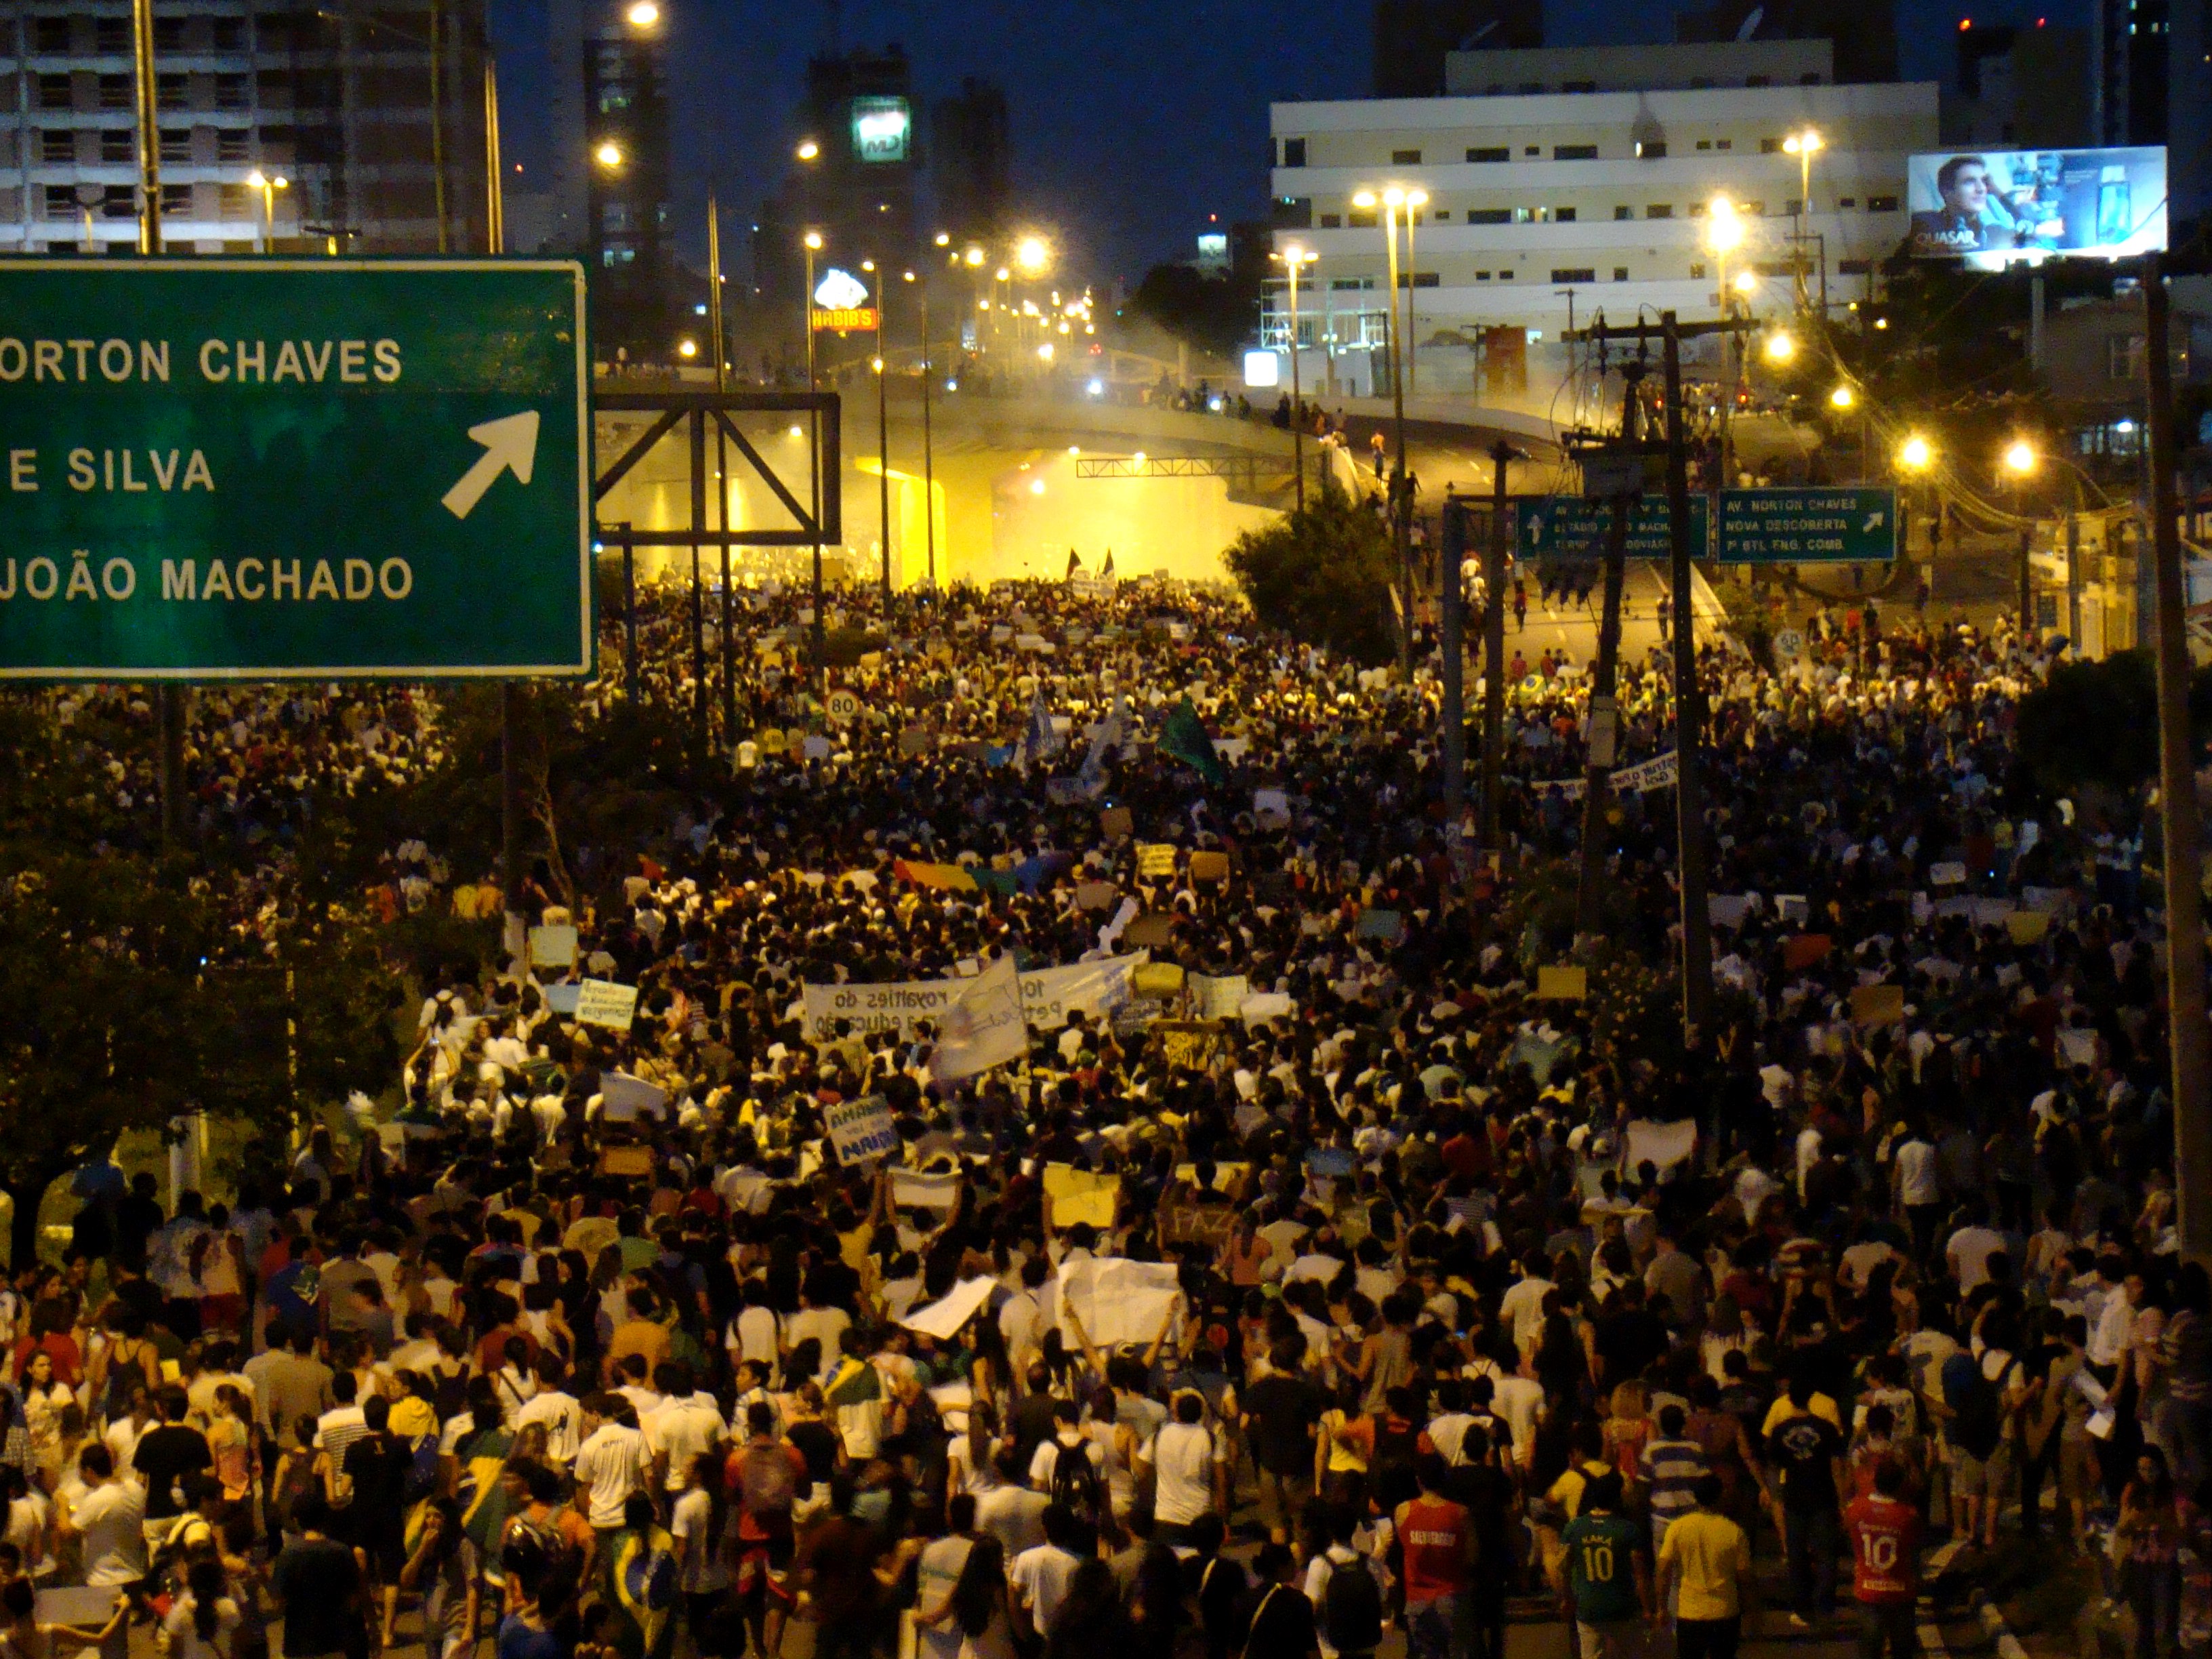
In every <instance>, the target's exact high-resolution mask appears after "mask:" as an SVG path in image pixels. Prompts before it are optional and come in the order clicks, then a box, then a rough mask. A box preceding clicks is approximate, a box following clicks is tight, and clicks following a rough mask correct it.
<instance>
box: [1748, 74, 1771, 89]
mask: <svg viewBox="0 0 2212 1659" xmlns="http://www.w3.org/2000/svg"><path fill="white" fill-rule="evenodd" d="M1743 83H1744V85H1746V86H1747V87H1771V86H1772V85H1773V84H1774V77H1773V76H1771V75H1747V76H1744V77H1743Z"/></svg>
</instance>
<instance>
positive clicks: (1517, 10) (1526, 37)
mask: <svg viewBox="0 0 2212 1659" xmlns="http://www.w3.org/2000/svg"><path fill="white" fill-rule="evenodd" d="M1374 23H1375V95H1376V97H1377V98H1434V97H1436V96H1437V95H1438V94H1441V93H1442V92H1443V89H1444V59H1445V58H1448V57H1449V56H1450V55H1451V54H1452V53H1453V52H1469V51H1481V50H1486V49H1494V48H1499V47H1508V48H1522V47H1528V46H1542V45H1543V44H1544V9H1543V7H1542V6H1541V4H1534V3H1528V0H1520V3H1515V0H1375V17H1374Z"/></svg>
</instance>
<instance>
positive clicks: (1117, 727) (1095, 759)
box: [1081, 692, 1129, 792]
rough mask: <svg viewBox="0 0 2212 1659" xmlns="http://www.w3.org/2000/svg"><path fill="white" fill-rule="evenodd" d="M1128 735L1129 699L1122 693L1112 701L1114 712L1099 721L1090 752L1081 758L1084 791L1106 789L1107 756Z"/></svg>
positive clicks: (1092, 735) (1119, 745) (1092, 738)
mask: <svg viewBox="0 0 2212 1659" xmlns="http://www.w3.org/2000/svg"><path fill="white" fill-rule="evenodd" d="M1128 734H1129V698H1128V694H1127V693H1126V692H1124V693H1122V694H1121V695H1120V696H1116V697H1115V699H1114V712H1113V713H1112V714H1109V715H1108V716H1107V717H1106V718H1105V719H1104V720H1101V721H1099V722H1098V725H1097V729H1096V730H1095V731H1094V732H1092V733H1091V752H1090V753H1088V754H1086V755H1085V756H1084V757H1083V771H1082V774H1081V779H1082V783H1083V787H1085V789H1087V790H1091V791H1094V792H1095V791H1097V790H1099V789H1103V788H1104V787H1106V757H1107V754H1108V753H1109V751H1111V750H1119V749H1120V748H1121V745H1122V744H1124V743H1126V742H1127V740H1128Z"/></svg>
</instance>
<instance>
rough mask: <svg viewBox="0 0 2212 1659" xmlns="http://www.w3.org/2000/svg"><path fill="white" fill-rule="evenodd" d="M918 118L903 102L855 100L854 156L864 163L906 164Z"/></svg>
mask: <svg viewBox="0 0 2212 1659" xmlns="http://www.w3.org/2000/svg"><path fill="white" fill-rule="evenodd" d="M913 131H914V118H913V117H912V115H910V114H909V113H908V110H907V103H906V100H905V99H903V98H855V99H854V100H853V154H854V156H855V157H857V158H858V159H859V160H860V161H905V160H906V157H907V146H908V141H909V139H910V138H911V136H912V134H913Z"/></svg>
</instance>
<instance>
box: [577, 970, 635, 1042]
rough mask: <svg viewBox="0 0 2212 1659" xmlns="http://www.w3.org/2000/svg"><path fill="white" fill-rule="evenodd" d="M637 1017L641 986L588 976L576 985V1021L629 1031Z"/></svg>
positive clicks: (580, 1023)
mask: <svg viewBox="0 0 2212 1659" xmlns="http://www.w3.org/2000/svg"><path fill="white" fill-rule="evenodd" d="M635 1018H637V987H636V986H635V985H617V984H615V983H613V982H612V981H610V980H604V979H587V980H586V981H584V982H583V983H582V984H581V985H580V986H579V987H577V989H576V1024H579V1025H604V1026H606V1027H607V1028H608V1029H609V1030H616V1031H627V1030H629V1026H630V1022H631V1021H632V1020H634V1019H635Z"/></svg>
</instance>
